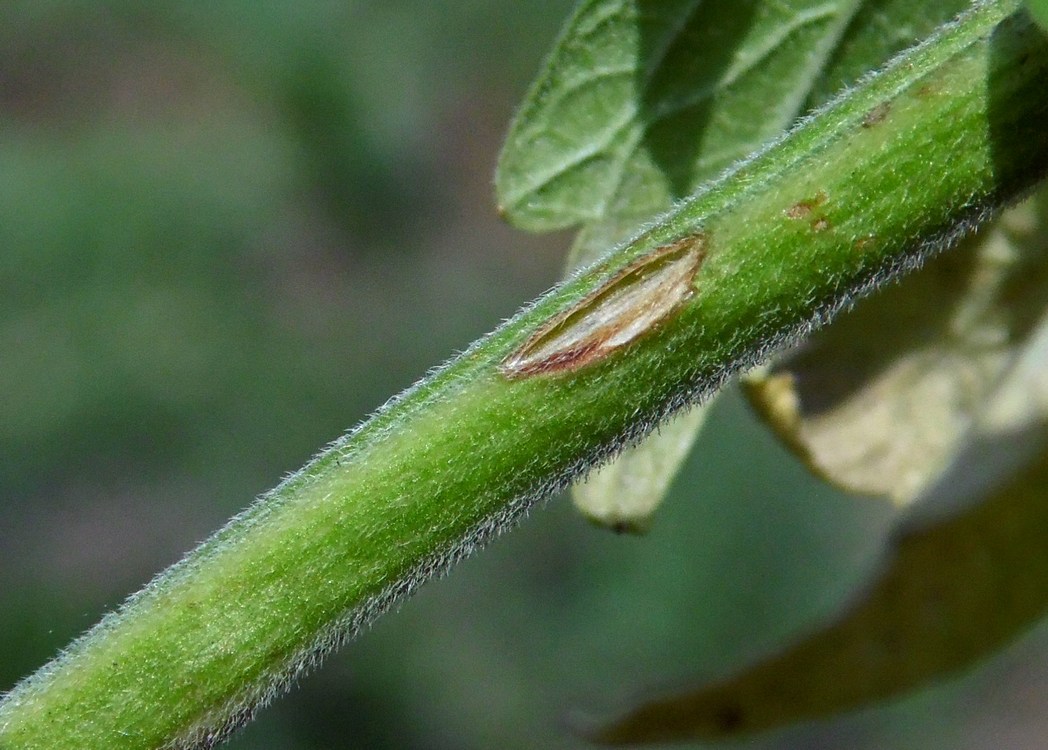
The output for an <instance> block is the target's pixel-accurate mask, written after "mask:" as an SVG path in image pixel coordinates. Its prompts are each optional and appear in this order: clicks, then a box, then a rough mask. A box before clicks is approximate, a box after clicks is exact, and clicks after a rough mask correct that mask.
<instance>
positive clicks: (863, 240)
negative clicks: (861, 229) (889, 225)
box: [852, 234, 876, 253]
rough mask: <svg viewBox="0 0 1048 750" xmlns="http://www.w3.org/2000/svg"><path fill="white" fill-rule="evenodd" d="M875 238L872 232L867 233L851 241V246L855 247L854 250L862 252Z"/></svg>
mask: <svg viewBox="0 0 1048 750" xmlns="http://www.w3.org/2000/svg"><path fill="white" fill-rule="evenodd" d="M874 239H876V238H875V237H874V236H873V235H872V234H868V235H866V236H865V237H859V238H858V239H857V240H855V242H853V243H852V247H853V248H855V252H857V253H864V252H866V249H867V248H868V247H870V245H872V244H873V241H874Z"/></svg>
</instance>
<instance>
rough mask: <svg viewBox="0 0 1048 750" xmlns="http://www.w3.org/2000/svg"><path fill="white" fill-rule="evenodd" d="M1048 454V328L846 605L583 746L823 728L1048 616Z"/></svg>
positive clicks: (609, 726) (966, 662) (952, 668)
mask: <svg viewBox="0 0 1048 750" xmlns="http://www.w3.org/2000/svg"><path fill="white" fill-rule="evenodd" d="M1046 445H1048V319H1045V320H1044V321H1042V322H1041V323H1040V325H1039V329H1038V332H1037V334H1036V336H1035V339H1034V342H1033V344H1032V346H1031V347H1030V349H1029V350H1028V351H1027V352H1026V353H1025V354H1024V356H1023V358H1022V359H1021V360H1020V361H1019V362H1018V363H1017V364H1016V365H1015V366H1014V367H1013V369H1012V371H1011V372H1010V373H1009V375H1008V377H1007V378H1006V379H1005V381H1004V383H1003V384H1002V385H1001V387H1000V388H999V389H998V391H997V392H996V393H995V394H994V397H993V398H992V400H991V403H990V406H989V407H988V408H987V409H986V411H985V412H984V414H983V418H982V419H981V420H980V423H979V425H978V427H977V429H976V430H974V432H973V435H972V436H971V439H970V441H969V442H968V443H967V445H966V447H965V449H964V450H963V451H961V452H960V453H959V454H958V455H957V456H956V457H955V459H954V461H953V463H952V464H951V465H950V467H949V468H948V470H947V471H946V472H945V473H944V474H943V475H942V477H941V478H940V479H939V480H938V482H937V483H936V484H935V485H933V486H931V487H930V488H929V489H928V490H927V491H926V492H925V493H924V494H923V495H922V497H921V499H920V500H919V501H918V502H917V503H916V504H915V505H914V506H913V508H912V509H911V512H910V513H908V514H907V515H905V516H904V517H903V522H902V523H900V524H899V525H898V526H897V528H896V533H895V535H894V537H893V541H892V544H891V545H890V549H889V552H888V554H887V555H886V559H885V561H884V563H883V565H882V566H881V568H880V570H879V574H878V575H877V577H876V581H875V582H873V583H872V584H871V586H870V587H869V589H868V590H866V591H865V592H864V593H863V594H862V595H861V596H860V597H859V598H858V600H857V601H856V602H855V603H854V604H853V606H851V607H850V608H847V609H846V611H845V612H843V613H842V614H841V615H840V616H839V617H838V618H837V619H836V620H835V621H834V622H832V623H830V624H828V625H827V626H826V627H824V628H823V629H821V630H818V631H817V632H814V633H812V634H810V635H809V636H807V637H806V638H804V639H803V640H801V641H800V642H799V643H797V644H796V645H794V646H793V647H791V648H788V649H786V650H785V651H783V652H782V653H780V654H777V655H774V656H771V657H769V658H767V659H765V660H764V661H761V662H760V663H758V664H755V665H753V666H751V667H750V668H748V669H745V670H744V671H742V672H740V673H739V674H736V675H734V676H731V677H728V678H726V679H724V680H723V681H720V682H717V683H715V684H712V685H706V686H703V687H700V688H698V689H695V690H692V691H689V692H686V693H682V694H678V695H671V696H668V697H662V698H655V699H651V700H648V701H645V702H643V703H641V704H640V705H638V706H637V707H636V708H634V709H632V710H630V711H628V712H626V713H625V714H624V715H622V716H621V717H620V718H618V719H615V720H613V721H610V722H608V723H606V724H604V725H602V726H597V727H594V728H592V729H590V730H588V734H589V735H590V736H591V737H592V738H593V739H595V740H597V741H600V742H603V743H605V744H632V743H643V742H667V741H681V740H694V739H716V738H723V737H728V736H738V735H741V734H747V733H752V732H758V731H762V730H767V729H771V728H774V727H779V726H783V725H786V724H791V723H795V722H799V721H808V720H813V719H821V718H826V717H829V716H831V715H833V714H836V713H839V712H843V711H850V710H854V709H857V708H860V707H863V706H865V705H868V704H870V703H873V702H877V701H882V700H885V699H888V698H891V697H893V696H897V695H899V694H900V693H903V692H904V691H907V690H911V689H913V688H916V687H919V686H921V685H924V684H926V683H928V682H929V681H932V680H937V679H943V678H946V677H949V676H951V675H954V674H957V673H958V672H959V671H960V670H963V669H965V668H967V667H970V666H971V665H973V664H974V663H975V662H977V661H978V660H980V659H983V658H986V657H987V656H988V655H990V654H992V653H993V652H995V651H996V650H998V649H1000V648H1002V647H1003V646H1005V645H1006V644H1007V643H1009V642H1010V641H1012V640H1013V639H1014V638H1015V637H1017V636H1018V635H1019V634H1020V633H1022V632H1023V631H1024V630H1026V629H1027V628H1028V627H1030V626H1031V625H1032V624H1033V623H1035V622H1036V621H1037V620H1039V619H1040V618H1041V617H1043V616H1044V614H1045V612H1046V610H1048V546H1046V545H1045V543H1044V542H1045V539H1048V497H1046V490H1045V488H1046V487H1048V451H1046V450H1045V448H1046ZM958 507H961V508H962V510H961V511H960V512H958ZM944 519H945V520H944Z"/></svg>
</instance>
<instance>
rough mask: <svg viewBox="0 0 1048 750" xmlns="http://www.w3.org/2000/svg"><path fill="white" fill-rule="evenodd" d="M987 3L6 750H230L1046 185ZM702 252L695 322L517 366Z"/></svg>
mask: <svg viewBox="0 0 1048 750" xmlns="http://www.w3.org/2000/svg"><path fill="white" fill-rule="evenodd" d="M1014 9H1015V5H1014V4H1013V3H987V4H984V5H980V6H978V7H976V8H975V9H974V10H973V11H972V12H970V13H969V14H967V15H966V16H964V17H963V18H962V19H961V21H960V22H958V23H957V24H955V25H953V26H951V27H948V28H947V29H945V30H944V31H943V32H942V33H941V34H939V35H938V36H937V37H936V38H935V39H933V40H932V41H930V42H929V43H927V44H925V45H923V46H921V47H920V48H918V49H916V50H914V51H912V52H910V53H908V54H907V55H906V56H904V57H902V58H900V59H898V60H896V61H895V63H894V64H892V65H891V66H889V67H888V68H887V69H886V70H885V71H883V72H882V73H880V74H878V75H877V76H874V77H871V78H870V79H869V80H867V81H866V82H865V83H864V84H863V85H862V86H860V87H858V88H856V89H855V90H853V91H851V92H849V93H848V94H847V95H846V96H844V97H843V98H841V99H839V100H837V101H836V102H835V103H833V104H832V105H831V106H830V107H828V108H826V109H824V110H823V111H821V112H820V113H818V114H817V115H816V116H814V117H812V118H810V119H809V120H808V121H806V122H805V123H804V124H803V125H802V126H801V127H799V128H797V129H796V130H794V131H793V132H792V133H791V134H790V135H788V136H787V137H785V138H784V139H782V140H781V141H780V142H779V143H777V144H775V145H773V146H772V147H770V148H769V149H768V150H766V151H764V152H763V153H762V154H760V155H758V156H756V157H754V158H753V159H751V160H750V161H748V162H746V163H744V164H742V165H741V166H740V167H739V168H738V169H737V170H735V172H734V173H733V174H730V175H727V176H726V177H725V178H723V179H721V180H720V181H718V182H717V183H716V184H714V185H713V186H711V187H710V188H709V189H708V190H707V191H705V192H703V193H701V194H700V195H698V196H697V197H695V198H694V199H692V200H690V201H689V202H687V203H686V204H684V205H682V206H681V207H680V208H679V209H678V210H677V211H676V212H675V213H673V214H672V215H670V216H668V217H665V219H664V220H662V221H660V222H659V223H657V224H656V225H653V226H652V227H651V228H650V229H649V230H648V231H647V232H646V233H644V234H643V235H641V236H640V237H639V238H638V239H636V240H635V241H634V242H632V243H630V244H629V245H627V246H624V247H623V248H620V249H619V250H617V251H615V252H614V253H613V254H612V255H609V256H608V257H607V258H605V259H604V261H602V262H601V263H599V264H598V265H597V266H595V267H593V268H591V269H589V270H588V271H587V272H586V273H584V274H582V275H580V276H578V277H576V278H574V279H572V280H570V281H569V282H567V283H566V284H564V285H563V286H561V287H559V288H558V289H557V290H555V291H554V292H553V293H551V294H549V295H547V296H546V297H544V298H543V299H541V300H539V301H538V302H537V303H536V304H534V305H533V306H532V307H530V308H529V309H527V310H526V311H524V312H523V313H521V314H520V315H518V316H516V317H515V318H514V319H513V320H511V321H509V322H508V323H507V324H505V325H503V326H502V327H501V328H500V329H499V330H497V331H495V332H494V333H493V334H491V335H490V336H488V337H486V338H484V339H482V340H481V341H479V342H477V343H476V344H475V345H474V346H473V347H471V348H470V349H469V350H468V351H467V352H465V353H464V354H462V355H461V356H459V357H457V358H456V359H455V360H454V361H452V362H451V363H449V364H448V365H447V366H445V367H444V368H442V369H440V370H439V371H437V372H435V373H433V374H432V375H430V376H429V377H427V378H426V379H425V380H423V381H421V382H420V383H419V384H417V385H416V386H415V387H413V388H412V389H410V390H409V391H408V392H406V393H405V394H403V395H402V396H400V397H399V398H398V399H396V400H395V401H393V402H391V403H389V404H387V405H386V406H385V407H383V408H382V409H381V410H380V411H379V412H378V413H377V414H376V415H375V416H374V417H372V418H371V419H370V420H369V421H368V422H367V423H365V424H364V425H363V426H362V427H360V428H359V429H357V430H356V431H354V432H352V433H351V434H349V435H347V436H345V437H344V438H342V439H340V440H338V441H337V442H335V443H334V444H333V445H332V446H330V447H329V448H327V449H326V450H325V451H323V452H322V453H321V454H320V455H319V456H317V457H316V458H315V459H314V460H313V461H312V462H311V463H310V464H309V465H307V466H306V467H305V468H304V469H302V471H301V472H299V473H298V474H296V475H294V476H292V477H290V478H288V479H287V480H286V481H284V482H283V483H282V484H281V485H280V486H279V487H277V488H276V489H275V490H273V491H272V492H271V493H269V494H267V495H266V496H264V497H263V498H261V499H260V500H259V501H258V502H257V503H255V504H254V505H252V506H251V507H250V508H249V509H248V510H247V511H245V512H244V513H243V514H241V515H240V516H238V517H236V518H234V519H233V520H232V521H231V522H230V523H229V524H228V525H227V526H226V527H225V528H224V529H222V530H221V531H219V532H218V533H217V534H216V535H215V536H214V537H213V538H212V539H210V540H209V541H208V542H206V543H205V544H203V545H202V546H201V547H200V548H198V549H197V550H195V551H194V552H192V553H191V554H190V555H189V556H188V557H187V558H186V559H185V560H183V561H182V562H181V563H179V564H178V565H176V566H174V567H173V568H171V569H170V570H168V571H166V572H165V573H163V574H162V575H161V576H159V577H158V578H157V579H156V580H155V581H153V582H152V583H151V584H150V585H149V586H148V587H146V589H144V590H143V591H142V592H140V593H139V594H137V595H136V596H134V597H132V598H131V599H130V600H129V601H128V602H127V603H126V604H125V605H124V606H123V607H122V608H121V609H120V610H119V611H118V612H116V613H114V614H111V615H109V616H107V617H106V618H104V619H103V621H102V622H101V623H100V624H99V625H97V626H96V627H95V628H94V629H92V630H91V631H90V632H88V633H87V634H86V635H85V636H83V637H82V638H81V639H79V640H78V641H76V642H75V643H74V644H73V645H72V646H71V647H70V648H69V649H68V650H67V651H66V652H64V653H63V654H62V655H61V656H60V657H59V658H58V659H56V660H55V661H54V662H52V663H51V664H49V665H47V666H45V667H44V668H43V669H41V670H40V671H39V672H38V673H37V674H35V675H33V676H32V677H30V678H29V679H27V680H26V681H24V682H22V683H21V684H19V685H18V686H16V688H15V689H14V690H13V691H12V692H11V693H10V694H9V695H7V696H6V698H5V699H4V700H3V702H2V703H0V747H2V748H5V749H8V748H12V749H13V748H19V749H21V748H41V749H44V748H46V749H47V750H59V749H61V748H76V749H77V750H90V749H91V748H153V747H164V746H166V747H192V746H208V745H210V744H212V743H213V742H215V741H217V739H219V738H221V737H222V736H224V734H225V733H227V732H228V731H230V730H231V729H233V728H235V727H236V726H238V725H240V724H242V723H244V722H245V721H246V720H247V719H248V718H249V717H250V715H251V713H252V712H253V711H254V710H255V708H256V707H257V706H258V705H260V704H262V703H264V702H265V701H266V700H267V699H268V698H270V697H272V696H273V695H274V694H275V693H277V692H279V691H280V689H282V688H283V687H284V686H285V685H287V684H288V683H289V682H290V681H292V680H293V679H294V678H295V676H296V675H298V674H299V673H301V672H302V671H303V670H305V669H308V668H309V667H311V666H313V665H314V664H315V663H316V662H317V660H318V659H319V658H320V656H321V655H322V654H323V653H324V652H325V651H326V650H328V649H330V648H332V647H334V646H336V645H337V644H338V643H339V642H340V641H341V640H342V639H344V638H345V637H347V636H349V635H352V634H353V633H355V632H356V630H357V629H359V627H360V626H361V625H362V624H364V623H366V622H367V621H369V620H370V619H371V618H372V617H374V616H375V615H376V614H378V613H379V612H381V611H382V610H384V609H385V608H387V607H388V606H389V604H390V603H391V602H392V601H393V600H394V599H395V598H396V597H398V596H400V595H403V594H405V593H407V592H410V591H411V590H412V589H414V588H415V587H416V586H417V585H418V584H420V583H421V582H422V581H423V580H425V579H426V578H428V577H429V576H431V575H433V574H434V573H437V572H439V571H442V570H444V569H446V567H447V566H448V565H449V564H450V563H452V562H453V561H454V560H456V559H457V558H459V557H461V556H462V555H464V554H467V553H468V552H470V551H471V550H472V549H474V548H475V547H476V546H477V545H478V544H480V543H481V542H483V541H484V540H486V539H488V538H489V537H490V536H491V535H492V534H493V533H495V532H497V531H498V530H500V529H502V528H505V527H506V526H507V525H509V524H510V523H511V522H512V521H513V520H514V519H515V518H517V517H518V516H519V515H520V513H521V512H522V511H523V510H524V509H525V508H527V507H528V506H529V505H530V504H531V503H533V502H534V501H535V500H537V499H540V498H544V497H547V496H548V495H549V494H550V493H551V492H553V491H554V490H556V489H558V488H561V487H563V486H564V485H565V484H566V483H568V482H569V481H570V480H572V479H573V478H575V477H577V476H578V475H579V474H581V473H582V472H584V471H585V470H586V469H587V468H589V467H590V466H592V465H593V464H594V462H596V461H599V460H600V459H601V458H603V457H606V456H608V455H609V454H611V453H612V452H613V451H614V450H616V449H617V448H619V447H621V446H622V445H624V444H625V443H627V442H628V441H630V440H634V439H636V438H638V437H640V436H641V435H643V434H645V433H646V432H647V431H649V430H651V429H652V428H653V427H654V425H656V424H657V422H658V421H659V420H660V419H661V418H663V417H664V416H665V415H667V414H668V413H670V412H672V411H673V410H674V409H676V408H677V407H679V406H681V405H682V404H684V403H686V402H689V401H693V400H695V399H696V398H699V397H701V395H702V394H704V393H707V392H709V391H710V390H712V389H713V388H716V387H717V386H718V385H720V384H721V383H722V382H723V380H724V378H725V377H727V376H728V375H729V374H731V373H732V372H734V371H735V370H737V369H738V368H740V367H743V366H746V365H749V364H752V363H754V362H756V361H758V360H759V359H760V358H761V357H763V356H764V355H765V354H767V353H768V352H769V351H771V350H772V349H773V348H774V347H776V346H779V345H781V344H783V343H785V342H787V341H789V340H791V339H792V338H793V337H795V336H796V335H797V334H799V333H801V332H803V331H805V330H807V329H809V328H810V327H811V326H812V325H814V324H817V323H820V322H822V321H824V320H825V319H827V318H828V317H829V316H830V315H831V314H832V313H833V312H834V311H836V310H837V309H839V308H840V307H841V306H843V305H845V304H847V302H848V301H849V300H851V299H853V298H854V297H855V296H856V295H857V294H859V293H861V292H863V291H865V290H867V289H869V288H871V287H872V286H874V285H876V284H877V283H878V282H883V281H885V280H887V279H888V278H890V277H891V276H893V275H894V274H895V273H896V272H898V271H901V270H904V269H905V268H908V267H912V266H914V265H915V264H917V263H918V262H919V261H920V259H921V258H922V257H926V256H927V254H928V253H929V252H931V251H933V250H935V249H938V248H940V247H942V246H943V245H944V244H946V242H947V241H948V240H949V239H950V238H952V237H954V236H956V235H958V234H959V233H961V232H962V231H964V230H965V229H969V228H971V227H972V226H974V225H975V224H976V223H977V222H979V221H980V220H982V219H985V218H987V217H988V216H990V215H992V214H993V212H994V211H995V210H996V209H997V208H999V207H1000V206H1001V205H1002V204H1003V203H1005V202H1007V201H1010V200H1013V199H1015V198H1016V197H1017V196H1019V195H1021V194H1022V193H1023V192H1024V191H1026V190H1028V189H1029V187H1030V186H1031V185H1033V184H1034V183H1035V182H1036V181H1037V180H1038V179H1039V178H1040V177H1041V176H1042V175H1043V174H1044V172H1045V170H1046V167H1048V135H1046V132H1048V131H1046V130H1045V127H1044V123H1046V122H1048V88H1046V87H1045V86H1044V81H1045V80H1048V44H1046V42H1045V40H1044V39H1043V38H1042V36H1041V35H1040V32H1039V31H1038V30H1037V29H1036V28H1035V27H1034V26H1033V25H1032V24H1031V23H1030V22H1029V20H1028V18H1027V17H1026V16H1025V15H1021V14H1020V15H1010V14H1012V13H1013V12H1014ZM696 232H701V233H702V234H703V235H704V236H705V238H706V242H707V252H706V259H705V262H704V264H703V266H702V268H701V269H700V271H699V274H698V277H697V279H696V282H695V284H696V291H695V293H694V294H693V295H692V296H691V298H690V299H689V300H688V301H687V303H686V304H685V305H684V306H683V307H682V308H681V309H680V311H679V312H678V313H676V314H675V316H674V317H672V319H671V320H667V321H665V322H664V323H663V324H662V325H661V326H660V327H659V328H658V329H657V331H655V332H653V333H652V334H651V335H647V336H643V337H641V338H640V339H638V340H637V341H636V342H635V343H633V344H631V345H630V346H629V347H627V348H626V349H625V350H623V351H619V352H616V353H614V354H612V355H611V356H609V357H608V358H607V359H606V360H604V361H603V362H600V363H598V364H595V365H592V366H590V367H588V368H585V369H582V370H579V371H578V372H575V373H572V374H564V375H557V376H548V375H547V376H542V375H539V376H534V377H523V378H519V379H513V380H510V379H507V378H506V377H505V376H503V375H502V374H500V373H499V371H498V364H499V362H500V361H501V360H502V359H503V358H504V357H505V356H506V355H507V354H508V353H509V352H511V351H513V350H514V349H515V348H516V347H517V346H519V345H520V344H521V343H522V342H523V341H524V340H526V339H527V337H528V335H529V334H530V333H531V332H532V331H534V330H535V329H536V327H537V326H539V325H540V324H541V323H542V322H543V321H545V320H548V319H549V318H550V317H552V316H553V315H555V314H556V313H557V312H558V311H561V310H564V309H566V308H567V307H569V306H570V305H572V304H573V303H575V302H577V301H578V300H580V299H582V298H583V297H585V295H586V294H587V293H588V292H590V291H592V290H593V289H594V288H596V287H597V286H598V285H599V283H600V282H601V280H602V279H605V278H607V276H608V274H609V273H613V272H614V271H615V270H616V269H619V268H621V267H622V266H623V265H625V264H626V263H628V262H630V261H631V260H633V259H635V258H637V257H638V256H640V255H642V254H644V253H646V252H650V251H651V250H653V249H654V248H657V247H660V246H663V245H665V244H667V243H669V242H672V241H673V240H675V239H678V238H680V237H683V236H686V235H689V234H694V233H696Z"/></svg>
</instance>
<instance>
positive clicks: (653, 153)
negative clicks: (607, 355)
mask: <svg viewBox="0 0 1048 750" xmlns="http://www.w3.org/2000/svg"><path fill="white" fill-rule="evenodd" d="M857 5H858V0H822V1H821V2H820V1H818V0H811V1H806V2H794V3H791V4H788V5H787V4H784V3H767V2H757V1H756V0H750V1H749V2H740V3H705V2H696V0H673V1H672V2H645V1H644V0H590V1H589V2H584V3H583V4H582V5H581V6H580V7H579V8H578V10H577V11H576V13H575V15H574V17H573V18H572V19H571V20H570V21H569V23H568V25H567V27H566V28H565V30H564V32H563V33H562V35H561V37H560V39H559V40H558V42H557V43H556V46H555V47H554V49H553V51H552V53H551V55H550V57H549V59H548V61H547V63H546V67H545V69H544V70H543V72H542V73H541V74H540V75H539V77H538V79H537V80H536V82H535V84H534V85H533V86H532V89H531V91H530V92H529V94H528V96H527V97H526V99H525V101H524V104H523V106H522V108H521V110H520V112H519V114H518V115H517V117H516V119H515V120H514V122H513V125H512V127H511V129H510V133H509V135H508V137H507V141H506V145H505V147H504V149H503V152H502V156H501V159H500V161H499V167H498V172H497V174H496V178H495V186H496V190H497V193H498V200H499V205H500V206H501V209H502V211H503V213H504V214H505V215H506V216H507V217H508V218H509V219H510V220H511V221H512V222H513V223H514V224H517V225H518V226H521V227H524V228H527V229H532V230H550V229H557V228H562V227H566V226H570V225H572V224H580V223H582V224H585V223H589V222H597V221H599V222H608V221H609V220H610V219H611V218H612V217H614V225H615V226H618V227H625V228H626V229H629V230H632V229H634V228H635V227H636V226H638V225H639V224H641V223H644V222H646V221H649V220H650V219H651V218H652V216H654V215H656V214H659V213H661V212H663V211H664V210H665V209H666V208H667V207H668V206H669V205H671V204H672V203H673V202H674V201H676V200H679V199H680V198H683V197H685V196H687V195H689V194H691V193H692V192H693V191H694V190H695V189H696V187H697V186H698V185H699V184H701V183H702V182H703V181H705V180H708V179H709V178H710V177H712V176H713V175H715V174H716V173H718V172H719V171H721V170H722V169H724V168H725V167H727V166H728V165H730V164H731V163H732V162H734V161H736V160H737V159H739V158H741V157H742V156H743V155H745V154H746V153H748V152H749V151H751V150H753V149H755V148H756V147H757V146H759V145H761V144H762V143H764V142H765V141H767V140H768V139H770V138H772V137H773V136H775V135H777V134H778V133H779V132H781V130H782V129H783V127H785V126H786V125H787V124H788V123H789V122H790V121H791V120H792V119H793V118H794V117H795V116H796V115H797V114H798V112H799V110H800V108H801V106H802V104H803V103H804V99H805V97H806V96H807V93H808V90H809V88H810V86H811V83H812V80H813V78H814V77H815V76H816V75H817V74H818V71H819V70H820V68H821V67H822V65H823V64H824V62H825V59H826V56H827V54H828V53H829V52H830V50H831V49H832V48H833V45H834V43H835V42H836V40H837V38H838V37H839V35H840V33H841V31H842V30H843V28H844V26H845V24H846V23H847V22H848V20H849V18H850V17H851V15H852V13H853V12H854V10H855V8H856V7H857ZM609 234H611V235H615V237H616V240H618V239H621V237H622V230H621V229H619V230H618V231H613V230H609V229H607V228H605V229H603V230H601V235H602V236H605V237H606V236H607V235H609ZM594 244H597V245H603V247H605V248H606V247H607V246H608V244H611V243H607V242H606V241H605V242H603V243H602V242H597V241H595V242H594Z"/></svg>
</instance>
